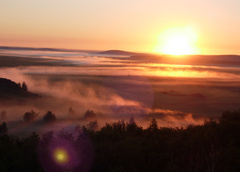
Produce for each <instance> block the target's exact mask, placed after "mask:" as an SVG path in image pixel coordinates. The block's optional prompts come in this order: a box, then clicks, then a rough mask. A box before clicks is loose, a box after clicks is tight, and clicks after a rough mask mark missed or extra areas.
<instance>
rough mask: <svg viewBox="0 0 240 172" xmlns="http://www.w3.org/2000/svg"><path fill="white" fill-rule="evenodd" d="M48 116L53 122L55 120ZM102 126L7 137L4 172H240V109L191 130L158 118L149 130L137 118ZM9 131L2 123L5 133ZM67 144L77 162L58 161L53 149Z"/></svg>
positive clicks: (2, 148) (0, 140)
mask: <svg viewBox="0 0 240 172" xmlns="http://www.w3.org/2000/svg"><path fill="white" fill-rule="evenodd" d="M47 114H48V115H47ZM47 114H46V116H49V117H50V116H51V117H50V118H49V119H53V118H54V116H55V115H54V114H53V113H51V112H48V113H47ZM97 127H98V125H97V121H93V122H90V123H89V125H88V126H86V127H85V126H83V127H77V128H76V130H75V132H74V133H69V132H67V131H62V132H60V133H54V132H48V133H45V134H43V135H41V136H38V135H37V134H35V133H33V134H32V135H31V136H29V137H26V138H19V137H17V136H11V135H5V134H2V135H1V136H0V152H1V156H0V171H86V172H87V171H92V172H95V171H96V172H99V171H100V172H101V171H102V172H105V171H111V172H124V171H127V172H146V171H151V172H159V171H163V172H187V171H189V172H238V171H240V134H239V133H240V111H235V112H224V113H223V114H222V116H221V117H220V118H219V120H218V121H206V122H205V123H204V124H203V125H190V126H188V127H186V128H166V127H159V126H158V124H157V121H156V120H155V119H152V121H151V122H150V124H149V126H148V127H147V128H146V129H143V128H142V127H141V126H138V125H137V124H136V123H135V121H134V118H133V117H132V118H131V119H130V121H129V122H127V123H126V122H124V121H119V122H115V123H110V124H109V123H107V124H106V125H105V126H104V127H102V128H101V129H97ZM4 128H5V129H4ZM6 128H7V126H6V124H2V125H1V126H0V131H2V130H5V131H6ZM1 133H2V132H1ZM61 145H68V146H67V147H68V149H70V150H74V151H72V152H71V151H70V152H69V154H70V155H69V156H71V157H72V158H73V159H72V161H73V162H75V164H74V163H70V162H69V163H67V164H66V165H61V164H60V165H59V164H58V163H56V162H55V161H54V159H53V157H52V156H51V152H52V149H53V148H54V146H57V147H59V146H61ZM69 146H70V148H69ZM79 157H81V161H79ZM74 158H75V159H74ZM9 160H11V161H9Z"/></svg>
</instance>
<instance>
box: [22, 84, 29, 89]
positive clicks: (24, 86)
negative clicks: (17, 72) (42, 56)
mask: <svg viewBox="0 0 240 172" xmlns="http://www.w3.org/2000/svg"><path fill="white" fill-rule="evenodd" d="M22 89H23V90H24V91H28V87H27V84H26V83H25V82H23V83H22Z"/></svg>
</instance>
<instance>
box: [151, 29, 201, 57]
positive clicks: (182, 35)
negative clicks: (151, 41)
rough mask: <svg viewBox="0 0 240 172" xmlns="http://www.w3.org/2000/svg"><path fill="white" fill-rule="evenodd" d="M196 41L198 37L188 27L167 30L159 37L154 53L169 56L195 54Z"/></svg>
mask: <svg viewBox="0 0 240 172" xmlns="http://www.w3.org/2000/svg"><path fill="white" fill-rule="evenodd" d="M197 41H198V36H197V34H196V32H195V31H194V30H193V29H192V28H190V27H187V28H173V29H168V30H166V31H165V32H163V33H162V34H161V35H160V37H159V44H158V45H157V47H156V48H155V52H157V53H161V54H169V55H189V54H197V53H199V50H198V47H197V45H196V43H197Z"/></svg>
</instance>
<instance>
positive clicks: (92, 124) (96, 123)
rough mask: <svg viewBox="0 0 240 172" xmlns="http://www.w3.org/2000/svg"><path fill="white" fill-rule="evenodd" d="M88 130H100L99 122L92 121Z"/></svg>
mask: <svg viewBox="0 0 240 172" xmlns="http://www.w3.org/2000/svg"><path fill="white" fill-rule="evenodd" d="M87 128H88V129H89V130H92V131H96V130H97V129H98V122H97V120H95V121H90V122H89V123H88V125H87Z"/></svg>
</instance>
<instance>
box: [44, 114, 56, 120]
mask: <svg viewBox="0 0 240 172" xmlns="http://www.w3.org/2000/svg"><path fill="white" fill-rule="evenodd" d="M43 121H45V122H54V121H56V116H55V114H53V113H52V112H51V111H48V112H47V113H46V114H45V115H44V116H43Z"/></svg>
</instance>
